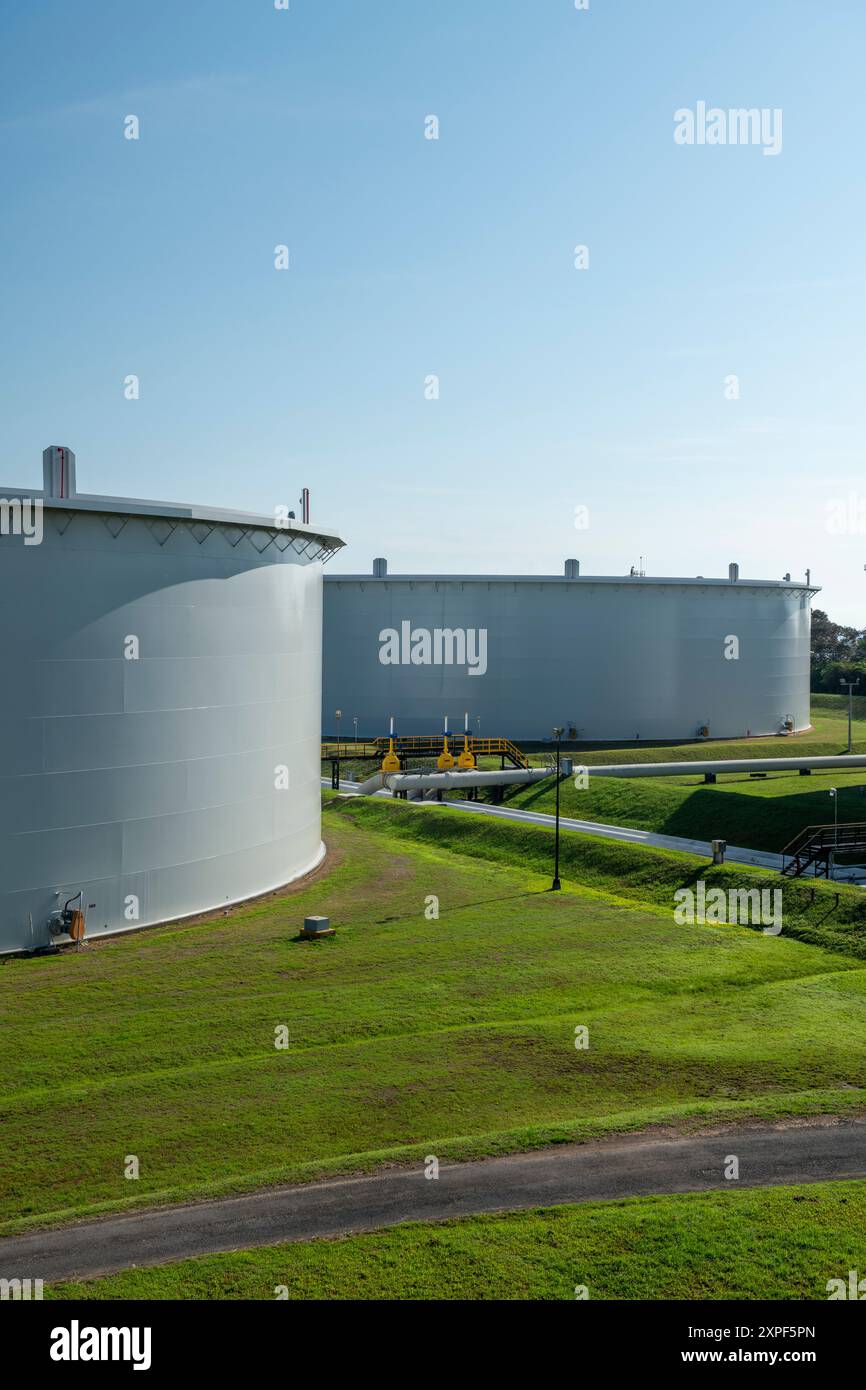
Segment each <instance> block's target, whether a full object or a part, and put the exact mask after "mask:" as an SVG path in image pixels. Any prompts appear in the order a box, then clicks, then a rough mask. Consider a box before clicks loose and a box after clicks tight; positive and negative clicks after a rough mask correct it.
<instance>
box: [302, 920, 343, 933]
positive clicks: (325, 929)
mask: <svg viewBox="0 0 866 1390" xmlns="http://www.w3.org/2000/svg"><path fill="white" fill-rule="evenodd" d="M334 934H335V929H334V928H333V927H332V926H331V919H330V917H305V918H304V930H303V933H302V935H303V936H314V937H319V936H334Z"/></svg>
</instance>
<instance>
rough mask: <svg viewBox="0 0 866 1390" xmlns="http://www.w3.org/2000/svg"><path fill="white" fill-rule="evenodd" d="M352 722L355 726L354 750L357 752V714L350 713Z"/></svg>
mask: <svg viewBox="0 0 866 1390" xmlns="http://www.w3.org/2000/svg"><path fill="white" fill-rule="evenodd" d="M352 723H353V724H354V726H355V752H357V751H358V716H357V714H353V715H352Z"/></svg>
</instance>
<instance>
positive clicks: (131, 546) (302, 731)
mask: <svg viewBox="0 0 866 1390" xmlns="http://www.w3.org/2000/svg"><path fill="white" fill-rule="evenodd" d="M299 549H301V550H305V549H306V546H305V545H304V543H303V540H302V542H301V544H300V546H296V545H293V544H292V536H291V535H289V534H286V533H283V532H274V531H270V532H268V531H266V530H262V529H261V528H259V529H253V528H248V527H245V526H243V525H241V524H238V525H230V524H228V523H227V522H226V523H213V522H211V521H207V520H205V521H201V520H198V521H197V520H195V519H188V520H181V521H178V520H177V519H175V518H172V517H170V516H169V517H167V518H163V519H159V518H157V519H154V518H153V517H146V516H140V515H124V514H123V513H122V512H119V511H116V510H115V511H110V512H108V513H106V514H104V515H99V514H97V513H96V512H94V511H81V510H74V509H72V508H70V509H69V510H68V511H64V510H61V509H49V508H47V507H46V510H45V514H44V539H43V541H42V543H41V544H39V545H31V546H25V545H24V543H23V539H22V537H21V536H17V535H8V534H6V535H2V536H0V591H2V595H3V602H2V606H0V651H2V658H3V677H2V681H0V717H2V729H3V748H4V751H3V766H2V768H0V773H2V776H0V951H4V950H5V951H9V950H14V949H28V948H31V947H33V946H37V947H38V946H41V945H44V944H45V943H46V942H47V941H48V940H49V939H50V937H49V933H48V928H47V919H48V918H49V915H50V914H51V913H52V911H54V910H55V909H56V908H57V907H58V906H62V905H63V903H64V902H65V900H66V899H68V898H69V897H70V896H72V895H73V894H75V893H77V892H78V890H79V889H82V890H83V894H84V903H85V905H86V906H87V909H88V910H87V933H88V935H89V936H92V935H94V934H99V933H105V932H113V931H118V930H124V929H128V928H131V927H135V926H142V925H147V924H151V923H155V922H160V921H166V920H170V919H173V918H176V917H181V916H184V915H188V914H191V913H198V912H203V911H206V910H209V909H213V908H218V907H221V906H222V905H224V904H226V903H231V902H235V901H238V900H240V899H243V898H247V897H251V896H253V895H255V894H258V893H263V892H266V891H268V890H269V889H272V888H276V887H278V886H279V885H281V884H284V883H286V882H287V881H288V880H290V879H292V878H294V877H297V876H298V875H301V874H303V873H304V872H305V871H307V870H309V869H311V868H313V866H314V865H315V864H316V863H317V862H318V861H319V859H320V858H321V856H322V854H323V852H324V851H323V846H322V840H321V824H320V801H321V798H320V782H319V774H320V765H319V738H320V722H319V720H320V708H321V601H322V567H321V565H319V564H315V563H314V564H307V563H305V561H304V558H303V556H302V555H301V554H299V553H298V552H299ZM130 637H135V638H137V639H138V642H139V647H140V655H139V659H138V660H128V659H126V656H125V652H129V651H131V650H132V647H131V645H130V644H129V642H128V639H129V638H130ZM282 765H285V767H286V768H287V769H288V788H287V789H283V788H279V787H278V786H277V781H278V778H279V773H278V771H277V769H278V768H279V767H280V766H282ZM135 900H137V903H138V914H137V916H136V915H134V914H135Z"/></svg>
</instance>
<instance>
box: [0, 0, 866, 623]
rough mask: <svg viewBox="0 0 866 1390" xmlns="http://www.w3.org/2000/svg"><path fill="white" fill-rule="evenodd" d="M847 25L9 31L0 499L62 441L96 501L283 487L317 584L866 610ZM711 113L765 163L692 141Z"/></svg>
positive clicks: (236, 13)
mask: <svg viewBox="0 0 866 1390" xmlns="http://www.w3.org/2000/svg"><path fill="white" fill-rule="evenodd" d="M864 39H866V6H864V5H863V4H862V3H861V0H826V3H825V4H823V5H818V4H816V3H812V2H811V0H724V2H723V0H712V2H711V0H702V2H701V3H700V4H697V3H695V0H658V3H653V2H652V0H617V2H616V3H614V0H590V8H589V11H588V12H584V11H578V10H576V9H575V7H574V0H534V3H530V2H529V0H439V2H438V3H437V4H430V5H427V4H421V3H418V0H416V2H415V3H409V2H408V0H367V3H361V0H354V2H353V3H350V2H349V0H291V8H290V10H289V11H288V12H284V11H277V10H275V8H274V5H273V0H184V3H183V4H178V3H176V2H175V3H168V0H146V3H145V0H126V2H125V3H124V4H122V5H118V4H117V3H116V0H111V2H110V3H108V0H105V2H103V0H82V3H80V4H76V5H74V6H73V5H70V4H68V0H47V2H46V3H40V4H38V5H28V6H24V5H19V6H18V7H17V10H16V11H12V9H11V7H4V9H3V13H2V18H0V94H2V106H0V161H2V168H3V190H4V199H3V203H4V210H3V217H2V220H0V247H2V263H3V267H4V274H3V277H2V285H3V295H2V302H3V314H2V323H3V334H2V343H0V354H2V361H0V481H2V482H4V483H7V484H11V485H14V486H19V485H21V486H26V485H28V484H30V485H35V484H38V481H39V478H40V472H41V451H42V448H43V447H44V445H46V444H48V443H65V444H68V445H70V446H71V447H72V448H73V449H75V451H76V454H77V457H78V474H79V488H80V489H81V490H82V491H92V492H108V493H118V494H125V493H129V494H133V495H137V496H151V497H159V498H168V499H178V500H192V501H198V502H202V503H209V504H212V505H215V506H237V507H239V508H242V509H247V510H266V511H270V510H272V508H273V507H274V506H276V505H279V504H280V503H284V502H287V503H290V504H292V503H294V502H295V500H296V499H297V497H298V495H299V492H300V489H301V487H302V486H303V485H307V486H309V487H310V488H311V490H312V496H313V519H314V520H319V521H321V522H325V523H328V524H330V525H332V526H334V527H336V528H338V529H339V530H340V532H341V533H342V534H343V536H344V537H345V539H346V541H347V542H348V548H347V549H346V551H344V552H343V553H342V554H341V556H340V557H338V558H337V560H335V561H334V562H332V566H333V568H334V569H335V570H336V569H341V570H346V571H356V570H366V569H367V568H368V566H369V564H370V562H371V559H372V557H373V556H374V555H378V554H384V555H387V556H388V558H389V560H390V563H391V566H392V568H394V569H397V570H404V571H406V570H420V571H424V570H435V569H442V570H445V571H453V572H460V571H470V572H484V571H488V570H490V571H494V572H505V573H510V572H525V573H550V572H553V573H559V572H560V571H561V564H562V560H563V558H564V557H565V556H567V555H576V556H578V557H579V558H580V560H581V568H582V570H583V572H584V573H622V572H627V571H628V569H629V566H630V565H631V564H633V563H637V561H638V558H639V556H641V555H643V556H645V557H646V566H647V569H648V572H650V573H652V574H683V575H694V574H707V575H719V574H724V573H726V572H727V563H728V561H729V560H732V559H735V560H738V561H739V563H740V566H741V573H742V574H743V575H747V576H751V577H758V578H775V577H780V576H781V575H782V574H784V573H785V572H787V571H790V572H791V573H792V574H795V575H800V574H802V573H803V572H804V570H805V568H806V566H810V567H811V569H812V575H813V579H814V580H815V581H816V582H817V583H819V584H822V585H823V586H824V593H823V594H822V596H821V597H820V598H819V599H818V603H819V604H820V606H822V607H826V608H827V609H828V610H829V611H830V613H831V615H832V616H834V617H835V618H836V619H837V620H839V621H847V622H851V623H856V624H857V625H863V624H866V594H864V587H866V573H864V569H863V565H864V563H866V472H864V462H866V458H864V452H866V450H864V442H866V439H864V413H866V405H864V402H866V391H864V381H866V351H864V324H866V314H864V308H866V304H864V300H866V295H864V289H866V268H864V253H863V229H864V223H866V198H864V178H866V174H864V169H866V164H864V158H863V154H864V131H866V84H864V83H863V79H862V66H863V52H864ZM699 101H706V102H707V104H708V105H709V106H717V107H720V108H722V109H725V110H726V109H728V108H731V107H758V108H765V107H766V108H770V109H776V108H779V109H781V111H782V120H783V124H782V132H783V141H782V149H781V152H780V153H779V154H778V155H775V156H767V155H765V154H764V153H763V151H762V149H761V148H760V147H759V146H732V145H727V146H714V147H711V146H707V145H704V146H698V145H693V146H679V145H677V144H676V143H675V142H674V139H673V132H674V112H675V111H676V110H678V109H679V108H683V107H689V108H695V107H696V104H697V103H698V102H699ZM129 114H134V115H136V116H138V118H139V120H140V139H139V140H138V141H130V140H126V139H124V136H123V123H124V118H125V117H126V116H127V115H129ZM431 114H433V115H436V116H437V117H438V119H439V122H440V138H439V139H438V140H436V141H433V140H427V139H425V138H424V122H425V117H427V116H428V115H431ZM281 243H284V244H287V245H288V246H289V248H290V260H291V264H290V269H289V270H288V271H284V272H283V271H277V270H275V269H274V247H275V246H276V245H277V244H281ZM577 244H585V245H587V246H588V247H589V259H590V263H589V269H588V270H583V271H578V270H576V269H575V268H574V263H573V262H574V247H575V246H576V245H577ZM129 374H135V375H137V376H138V377H139V379H140V399H138V400H136V401H130V400H127V399H125V397H124V389H123V385H124V379H125V378H126V377H127V376H128V375H129ZM431 374H436V375H437V376H438V377H439V380H440V395H439V399H438V400H427V399H425V394H424V383H425V378H426V377H428V376H429V375H431ZM732 375H735V376H737V377H738V379H739V392H740V394H739V399H736V400H729V399H726V398H725V380H726V378H727V377H729V376H732ZM852 494H853V500H852V501H850V502H849V500H848V499H849V497H850V496H851V495H852ZM861 500H862V519H861V516H860V511H859V510H858V508H860V503H861ZM834 502H844V503H845V507H846V514H847V516H848V519H847V521H846V522H845V523H843V527H842V529H841V531H840V530H839V528H838V526H837V528H836V529H835V530H834V529H832V526H831V525H830V523H829V522H828V517H829V516H830V515H831V511H830V510H829V509H832V506H833V504H834ZM581 506H585V507H587V508H588V509H589V525H588V527H587V529H584V530H579V531H578V530H576V529H575V525H574V516H575V508H576V507H581Z"/></svg>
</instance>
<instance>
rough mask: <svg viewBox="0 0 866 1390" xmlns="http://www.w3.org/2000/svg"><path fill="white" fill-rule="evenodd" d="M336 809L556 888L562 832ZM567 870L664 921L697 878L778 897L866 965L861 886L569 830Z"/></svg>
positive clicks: (491, 821)
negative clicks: (716, 863) (518, 869)
mask: <svg viewBox="0 0 866 1390" xmlns="http://www.w3.org/2000/svg"><path fill="white" fill-rule="evenodd" d="M330 795H331V794H330V793H328V796H329V797H330ZM332 808H333V813H334V814H335V815H339V816H341V817H343V818H350V819H352V820H354V821H356V822H358V823H360V824H363V825H365V826H368V827H371V828H372V827H375V826H378V827H380V828H382V829H384V830H386V831H387V833H388V834H389V835H393V836H397V837H399V838H400V839H401V840H402V841H408V842H409V843H412V844H421V845H425V846H435V847H438V848H439V849H441V850H446V851H448V850H450V851H451V852H453V853H457V854H461V855H464V856H469V855H471V856H474V857H477V858H478V859H480V860H483V861H486V862H499V863H501V864H503V865H512V864H515V863H520V864H522V865H524V866H525V867H526V868H527V869H529V868H532V869H534V870H537V871H538V873H539V874H545V873H546V876H547V879H548V881H549V878H550V874H551V872H552V864H553V834H554V832H553V829H552V828H551V827H549V826H541V825H533V824H532V823H521V822H513V821H512V822H509V821H504V820H502V819H501V818H494V817H482V816H477V815H471V814H467V813H466V812H464V811H460V810H457V809H456V808H446V807H444V806H442V807H440V806H436V805H434V804H432V803H425V804H424V805H423V806H421V805H418V806H412V807H409V806H407V805H405V804H404V803H396V802H389V801H386V800H385V799H384V798H376V799H370V800H366V799H364V798H357V799H349V800H337V801H335V802H333V803H332ZM560 867H561V871H562V873H564V874H565V876H566V877H567V878H568V879H570V880H571V881H572V882H573V883H575V884H581V885H583V886H584V887H585V888H590V889H592V890H594V891H596V892H598V893H601V894H604V895H606V896H610V895H616V896H618V897H620V898H621V899H623V900H624V901H626V902H628V901H633V902H635V903H640V904H642V905H649V904H652V905H655V906H657V907H658V908H659V909H661V910H663V911H664V912H665V913H668V912H670V910H671V907H672V904H673V903H674V893H675V892H676V890H677V889H679V888H681V887H692V888H694V885H695V883H696V882H697V880H699V879H702V880H704V882H705V883H706V885H707V888H708V889H709V888H711V887H712V888H722V889H724V890H725V891H726V892H728V891H729V890H730V889H732V888H743V887H746V888H752V887H755V888H758V889H762V890H763V889H767V890H769V891H770V892H771V893H772V892H774V891H779V892H780V893H781V902H782V908H783V920H784V935H786V936H790V937H794V938H796V939H797V940H799V941H805V942H808V943H810V944H811V945H819V946H825V947H827V948H828V949H830V950H833V951H841V952H844V953H845V954H847V955H853V956H856V957H857V958H858V959H861V960H864V959H866V895H864V893H863V892H862V890H860V889H857V888H848V887H845V886H844V885H836V884H829V883H826V882H824V881H822V880H818V881H815V880H812V879H809V880H806V879H787V878H782V877H781V876H780V875H779V874H777V873H775V872H772V871H769V870H761V869H757V868H751V867H747V866H745V865H738V864H733V863H727V864H725V865H724V866H722V867H717V868H714V867H712V865H711V864H710V863H709V861H708V860H707V859H702V858H700V857H699V856H697V855H692V854H683V853H680V852H674V851H671V850H663V849H655V848H652V847H650V846H646V845H631V844H627V843H620V842H618V841H616V840H610V839H603V838H601V837H595V836H592V835H588V834H583V833H576V832H571V831H567V830H566V831H563V833H562V836H561V842H560ZM771 901H772V899H771Z"/></svg>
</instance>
